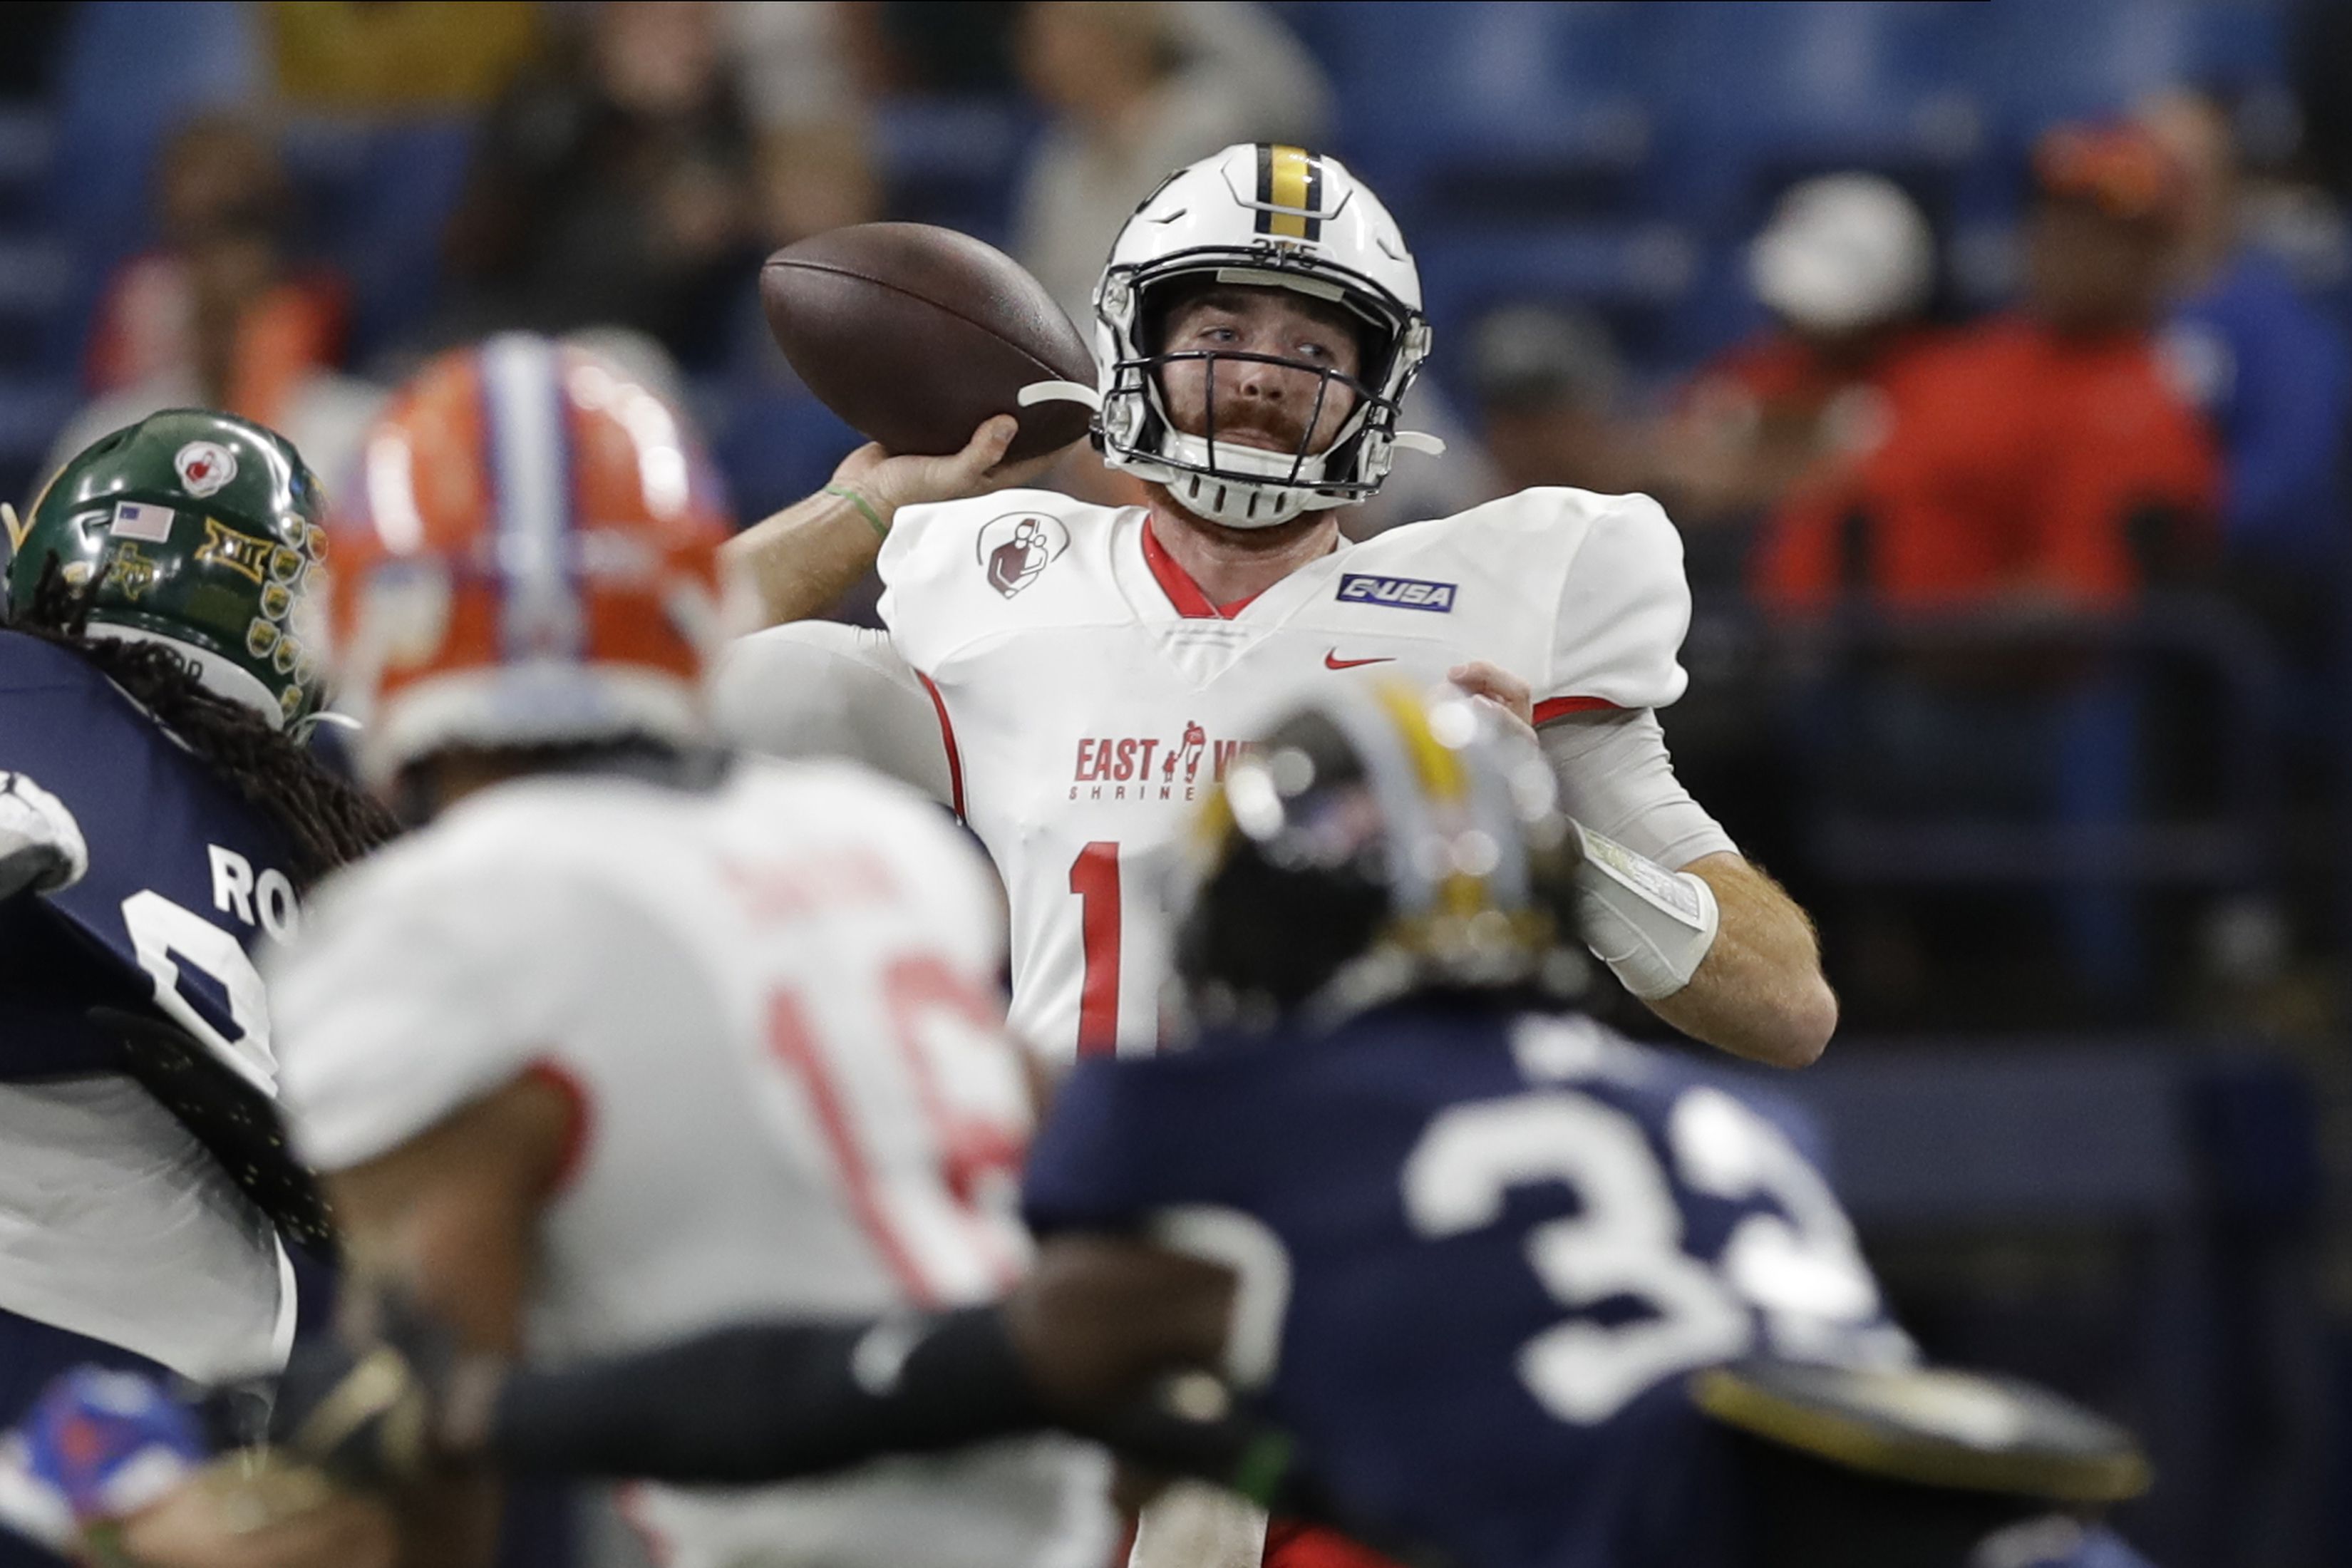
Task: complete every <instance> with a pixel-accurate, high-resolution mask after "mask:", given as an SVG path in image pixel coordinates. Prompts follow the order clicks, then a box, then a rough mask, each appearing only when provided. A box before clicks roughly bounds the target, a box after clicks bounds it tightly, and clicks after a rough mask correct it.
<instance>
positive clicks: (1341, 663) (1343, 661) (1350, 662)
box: [1323, 647, 1396, 669]
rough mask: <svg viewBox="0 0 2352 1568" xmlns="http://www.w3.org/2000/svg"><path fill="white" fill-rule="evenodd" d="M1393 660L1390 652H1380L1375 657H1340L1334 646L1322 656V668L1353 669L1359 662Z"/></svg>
mask: <svg viewBox="0 0 2352 1568" xmlns="http://www.w3.org/2000/svg"><path fill="white" fill-rule="evenodd" d="M1395 662H1396V655H1394V654H1392V653H1386V654H1381V655H1380V656H1379V657H1378V658H1340V657H1339V649H1338V648H1336V647H1335V648H1333V649H1332V650H1331V651H1330V652H1329V653H1327V654H1325V655H1324V656H1323V668H1326V669H1353V668H1356V667H1357V666H1358V665H1360V664H1394V663H1395Z"/></svg>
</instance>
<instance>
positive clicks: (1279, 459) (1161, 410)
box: [1095, 142, 1443, 528]
mask: <svg viewBox="0 0 2352 1568" xmlns="http://www.w3.org/2000/svg"><path fill="white" fill-rule="evenodd" d="M1203 275H1207V276H1208V277H1210V278H1213V279H1214V280H1215V281H1217V282H1222V283H1238V284H1244V285H1255V286H1258V287H1267V288H1282V289H1297V291H1298V292H1300V293H1302V294H1308V295H1312V296H1314V297H1315V298H1317V299H1319V300H1335V301H1337V302H1339V304H1342V305H1344V306H1346V307H1347V308H1348V309H1349V311H1351V312H1352V313H1353V314H1355V315H1356V316H1358V317H1360V318H1361V320H1362V321H1363V323H1364V325H1365V328H1366V333H1365V343H1366V353H1365V355H1364V363H1363V365H1362V367H1361V370H1360V374H1359V375H1358V376H1356V377H1353V378H1351V377H1349V376H1344V375H1341V374H1339V373H1338V372H1337V371H1334V370H1330V369H1328V368H1326V367H1322V366H1318V365H1314V364H1310V363H1306V362H1304V361H1287V360H1286V361H1283V362H1282V363H1286V364H1289V363H1296V364H1297V367H1298V368H1299V369H1300V370H1302V371H1305V372H1307V373H1308V374H1317V375H1320V376H1321V377H1322V378H1323V384H1322V385H1321V387H1320V388H1319V389H1318V404H1317V408H1318V412H1319V410H1320V408H1321V404H1320V402H1319V399H1320V398H1321V397H1325V396H1328V395H1330V392H1331V384H1332V383H1334V382H1338V383H1339V384H1341V385H1343V386H1346V387H1348V388H1349V389H1351V390H1352V391H1353V392H1354V393H1355V395H1356V407H1355V410H1354V412H1353V413H1352V414H1350V415H1349V418H1348V422H1347V423H1346V424H1345V425H1344V426H1341V427H1340V430H1339V435H1338V437H1335V438H1334V439H1333V440H1332V442H1331V444H1330V445H1329V446H1328V447H1326V448H1325V449H1324V450H1323V451H1321V452H1310V451H1307V449H1306V447H1305V444H1304V442H1303V441H1302V443H1301V447H1300V449H1299V450H1297V451H1296V452H1290V453H1283V452H1270V451H1265V450H1264V449H1262V448H1258V447H1246V446H1241V445H1237V444H1234V443H1230V442H1228V443H1224V444H1220V443H1219V442H1218V440H1217V439H1216V429H1215V425H1214V411H1213V408H1212V413H1211V426H1210V428H1209V429H1207V430H1206V431H1204V432H1202V434H1201V435H1198V436H1188V435H1186V434H1185V433H1183V432H1182V431H1181V430H1178V429H1176V428H1175V427H1174V426H1171V424H1170V422H1169V418H1168V409H1167V405H1166V401H1165V395H1164V394H1163V392H1162V390H1161V387H1160V375H1159V370H1160V366H1161V365H1163V364H1165V363H1168V361H1169V360H1170V359H1171V358H1207V359H1215V358H1217V357H1220V356H1219V355H1217V354H1214V353H1190V352H1188V353H1185V354H1181V355H1171V354H1167V353H1163V352H1161V348H1160V343H1159V342H1155V341H1151V340H1153V339H1155V338H1156V337H1157V335H1158V332H1159V328H1160V317H1161V314H1162V312H1161V310H1159V309H1157V308H1155V304H1154V297H1155V295H1158V294H1159V293H1160V290H1162V289H1164V288H1165V287H1166V286H1167V285H1168V284H1170V283H1171V282H1174V281H1176V280H1178V279H1195V280H1198V279H1202V277H1203ZM1095 323H1096V327H1095V334H1096V347H1095V354H1096V358H1097V361H1098V362H1099V363H1100V374H1102V375H1103V377H1104V378H1105V380H1104V384H1103V387H1102V393H1101V413H1100V417H1099V419H1098V420H1097V424H1096V435H1097V440H1098V441H1099V442H1100V444H1101V447H1102V453H1103V458H1104V460H1105V461H1106V462H1108V464H1109V465H1110V466H1111V467H1112V468H1125V469H1127V470H1128V471H1129V472H1130V473H1134V474H1137V475H1139V476H1141V477H1142V478H1144V479H1150V480H1153V481H1155V482H1157V483H1160V484H1163V485H1166V486H1167V487H1168V488H1169V489H1171V491H1173V492H1174V493H1175V496H1176V499H1177V500H1178V501H1180V502H1181V504H1182V505H1183V506H1184V508H1185V510H1188V511H1191V512H1192V513H1193V514H1194V515H1196V516H1199V517H1202V518H1205V519H1207V520H1208V521H1212V522H1221V523H1224V524H1226V525H1227V526H1229V527H1234V528H1265V527H1269V526H1271V525H1273V524H1275V523H1278V522H1285V521H1288V520H1290V519H1291V518H1294V517H1296V516H1297V515H1298V514H1299V513H1300V512H1301V511H1304V510H1309V509H1315V508H1323V507H1334V506H1347V505H1349V504H1351V503H1353V502H1356V501H1360V500H1367V499H1368V498H1370V496H1371V494H1372V493H1373V492H1374V491H1375V490H1378V489H1380V488H1381V480H1383V479H1386V478H1387V477H1388V472H1389V468H1390V466H1391V464H1392V463H1393V462H1394V460H1395V449H1396V448H1397V447H1412V448H1413V449H1415V450H1420V451H1439V450H1443V447H1442V445H1441V444H1440V443H1439V442H1437V441H1436V440H1435V439H1434V438H1433V437H1426V436H1421V435H1417V434H1415V433H1413V432H1411V431H1402V432H1401V431H1399V430H1398V429H1397V427H1396V421H1397V405H1398V402H1399V400H1400V399H1402V397H1403V396H1404V391H1405V388H1406V387H1407V386H1409V385H1411V384H1412V378H1413V376H1414V375H1415V374H1418V373H1419V372H1420V370H1421V366H1422V362H1423V361H1424V360H1426V359H1427V358H1428V357H1429V342H1430V333H1429V322H1428V320H1427V319H1426V318H1425V317H1423V314H1422V312H1421V275H1420V273H1419V272H1418V271H1416V270H1415V268H1414V267H1413V264H1412V252H1411V251H1409V250H1407V249H1406V248H1405V244H1404V236H1403V234H1402V232H1400V231H1399V230H1398V228H1397V226H1396V220H1395V219H1394V218H1391V216H1389V213H1388V209H1387V208H1386V207H1384V206H1382V205H1381V203H1380V198H1378V197H1377V196H1375V195H1372V193H1371V192H1370V190H1369V189H1367V188H1366V187H1365V185H1364V184H1363V183H1362V182H1361V181H1360V180H1358V179H1357V178H1356V177H1355V176H1354V175H1353V174H1349V173H1348V171H1347V170H1346V169H1345V168H1343V167H1342V166H1341V165H1340V163H1339V160H1338V159H1336V158H1327V157H1325V156H1323V155H1322V154H1320V153H1310V152H1308V151H1307V150H1306V149H1305V148H1301V147H1283V146H1273V145H1268V144H1266V143H1264V142H1260V143H1257V144H1255V145H1251V144H1247V143H1244V144H1241V145H1237V146H1233V147H1228V148H1226V149H1225V150H1224V151H1223V152H1222V153H1218V154H1216V156H1214V157H1213V158H1203V159H1202V160H1201V161H1200V162H1199V163H1194V164H1192V165H1191V166H1190V167H1187V168H1184V169H1180V170H1178V171H1177V172H1176V173H1175V174H1171V175H1170V176H1169V177H1168V179H1167V180H1165V181H1164V182H1162V183H1161V184H1160V188H1159V189H1158V190H1156V191H1154V192H1152V193H1151V195H1150V196H1148V197H1146V198H1145V199H1144V202H1143V205H1141V206H1139V207H1138V208H1136V210H1135V216H1133V217H1131V218H1129V219H1128V221H1127V226H1126V227H1125V228H1123V229H1121V230H1120V231H1119V236H1118V243H1117V244H1116V245H1114V246H1113V247H1111V254H1110V264H1109V265H1108V267H1106V268H1104V269H1103V275H1102V281H1101V282H1100V283H1098V284H1097V285H1096V287H1095ZM1233 357H1244V358H1246V357H1252V356H1247V355H1236V356H1233ZM1316 423H1317V421H1316V420H1315V419H1313V418H1311V417H1310V418H1309V419H1308V421H1307V427H1308V429H1309V430H1310V431H1311V430H1312V429H1313V427H1314V426H1315V424H1316Z"/></svg>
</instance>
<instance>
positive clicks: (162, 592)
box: [0, 408, 327, 731]
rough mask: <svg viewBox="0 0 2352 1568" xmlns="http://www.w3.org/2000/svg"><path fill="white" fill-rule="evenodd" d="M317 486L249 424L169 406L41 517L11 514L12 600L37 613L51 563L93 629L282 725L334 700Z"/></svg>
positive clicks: (36, 512)
mask: <svg viewBox="0 0 2352 1568" xmlns="http://www.w3.org/2000/svg"><path fill="white" fill-rule="evenodd" d="M321 510H323V502H322V500H321V498H320V492H319V481H318V479H316V478H315V477H314V476H313V475H312V474H311V472H310V468H308V467H306V466H305V465H304V463H303V461H302V458H301V455H300V454H299V453H298V452H296V451H295V450H294V447H293V445H292V443H290V442H289V441H288V440H287V439H286V438H285V437H283V436H280V435H278V433H277V432H275V431H273V430H268V429H265V428H263V427H262V426H259V425H256V424H254V423H253V422H252V421H251V420H249V419H239V418H237V417H236V416H233V415H228V414H221V413H216V412H214V411H212V410H209V409H201V408H172V409H166V410H164V411H163V413H161V414H153V415H150V416H148V417H146V418H145V419H142V420H141V421H140V422H139V423H138V424H136V425H133V426H130V427H129V428H128V429H123V430H117V431H116V432H114V434H112V435H111V436H108V437H104V438H102V439H100V440H99V441H96V442H94V443H92V444H91V445H90V446H89V447H87V448H85V449H84V450H83V451H82V452H81V453H80V454H79V456H77V457H76V458H74V459H73V460H72V461H71V462H69V463H68V464H67V465H66V466H65V467H64V468H60V469H59V470H58V475H57V477H56V478H55V479H51V480H50V481H49V483H48V486H47V489H43V490H42V492H41V494H40V499H39V500H36V501H35V502H34V503H33V507H32V510H31V512H30V513H29V514H27V515H26V517H25V518H24V519H23V520H21V521H19V520H18V519H16V517H15V516H14V515H13V514H0V515H6V516H7V521H8V530H7V531H8V535H9V540H8V542H9V557H8V566H7V576H6V579H5V582H6V590H7V593H6V601H7V606H8V616H9V618H10V619H12V620H16V619H21V618H22V617H23V616H25V614H26V611H28V610H29V609H30V608H31V607H32V603H33V596H34V594H35V591H36V590H37V587H38V586H39V584H40V581H41V575H42V574H43V573H44V572H45V571H47V570H48V569H49V563H50V562H52V561H54V562H56V563H57V570H58V572H59V573H60V574H62V575H63V577H64V579H65V582H66V584H67V585H68V587H69V588H71V589H72V590H74V591H75V592H76V593H77V594H78V595H82V596H83V597H84V598H85V600H86V602H87V603H88V605H89V624H90V626H91V628H92V630H93V632H94V633H95V634H96V635H100V636H113V637H131V638H139V639H144V640H151V641H159V642H163V643H166V644H169V645H170V646H171V647H173V650H174V651H176V652H178V653H180V654H182V655H183V656H184V657H185V658H188V659H189V660H190V661H191V662H192V663H193V664H194V666H195V668H196V671H197V674H198V675H199V677H200V678H201V679H203V681H204V683H205V686H206V687H208V688H210V689H212V690H214V691H216V692H218V693H220V694H221V695H222V696H225V697H229V698H233V699H235V700H238V701H241V702H244V703H246V704H247V706H249V707H251V708H253V709H255V710H257V711H259V712H260V713H262V714H263V716H264V717H266V718H268V720H269V721H271V722H272V723H274V724H277V725H278V726H279V727H280V728H282V729H286V730H289V731H294V730H299V729H301V728H307V727H308V721H309V720H310V719H311V718H312V716H314V715H315V714H316V713H317V712H318V710H319V709H320V706H321V705H322V704H323V702H324V700H325V688H324V683H323V681H322V679H321V678H320V654H321V653H322V651H323V649H322V648H321V647H320V642H321V638H320V633H319V630H318V628H319V627H320V625H321V624H322V622H323V619H324V617H323V615H322V614H321V613H320V608H321V606H320V605H318V603H317V602H316V597H315V596H316V595H319V594H320V592H321V591H322V584H321V583H320V574H319V572H318V571H317V567H318V564H319V563H320V560H321V559H322V558H323V557H324V555H325V553H326V548H327V534H326V530H325V529H324V528H322V527H321V526H320V512H321Z"/></svg>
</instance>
